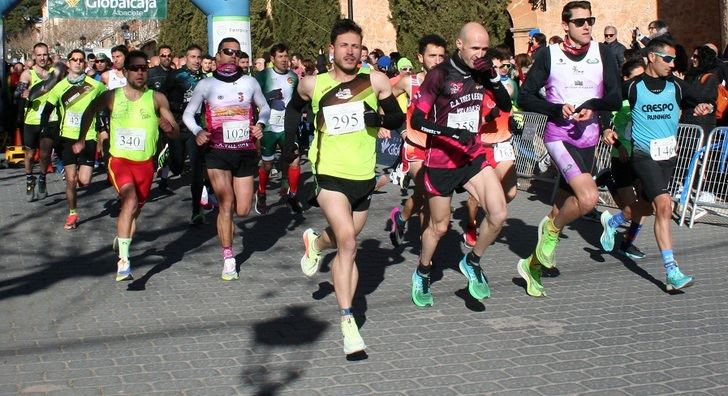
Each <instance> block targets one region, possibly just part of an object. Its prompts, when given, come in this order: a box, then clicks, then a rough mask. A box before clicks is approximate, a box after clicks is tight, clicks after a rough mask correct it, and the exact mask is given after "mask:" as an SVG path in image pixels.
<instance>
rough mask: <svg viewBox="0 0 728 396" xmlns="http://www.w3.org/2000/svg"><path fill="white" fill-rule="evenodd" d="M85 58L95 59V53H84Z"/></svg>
mask: <svg viewBox="0 0 728 396" xmlns="http://www.w3.org/2000/svg"><path fill="white" fill-rule="evenodd" d="M86 59H88V60H91V59H96V55H94V53H93V52H90V53H89V54H88V55H86Z"/></svg>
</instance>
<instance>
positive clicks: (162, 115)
mask: <svg viewBox="0 0 728 396" xmlns="http://www.w3.org/2000/svg"><path fill="white" fill-rule="evenodd" d="M154 107H156V108H157V112H158V113H159V126H160V128H161V129H162V131H164V133H165V134H166V135H167V137H168V138H170V139H174V138H177V137H178V136H179V125H178V124H177V120H175V119H174V114H172V111H170V109H169V101H167V97H166V96H164V94H163V93H161V92H154Z"/></svg>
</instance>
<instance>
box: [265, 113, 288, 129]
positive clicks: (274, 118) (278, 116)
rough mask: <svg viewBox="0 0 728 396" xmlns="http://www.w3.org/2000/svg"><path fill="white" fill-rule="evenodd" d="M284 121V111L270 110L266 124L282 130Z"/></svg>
mask: <svg viewBox="0 0 728 396" xmlns="http://www.w3.org/2000/svg"><path fill="white" fill-rule="evenodd" d="M285 119H286V111H285V110H273V109H271V110H270V118H268V124H269V125H270V126H272V127H279V128H283V126H284V124H285Z"/></svg>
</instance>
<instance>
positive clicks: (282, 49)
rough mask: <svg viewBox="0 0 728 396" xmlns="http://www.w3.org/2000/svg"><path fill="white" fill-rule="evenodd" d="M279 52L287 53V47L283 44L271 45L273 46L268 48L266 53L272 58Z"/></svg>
mask: <svg viewBox="0 0 728 396" xmlns="http://www.w3.org/2000/svg"><path fill="white" fill-rule="evenodd" d="M279 52H288V46H287V45H285V44H283V43H278V44H273V46H271V47H270V51H268V55H270V57H271V58H273V57H275V56H276V54H277V53H279Z"/></svg>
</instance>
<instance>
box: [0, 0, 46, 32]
mask: <svg viewBox="0 0 728 396" xmlns="http://www.w3.org/2000/svg"><path fill="white" fill-rule="evenodd" d="M40 3H41V0H24V1H21V2H20V4H18V6H17V7H15V8H13V9H12V10H11V11H10V12H9V13H8V15H7V16H6V17H5V34H6V37H10V36H13V35H16V34H22V33H24V32H25V30H26V29H28V28H32V27H33V25H35V24H36V22H41V21H42V15H41V12H40Z"/></svg>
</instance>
